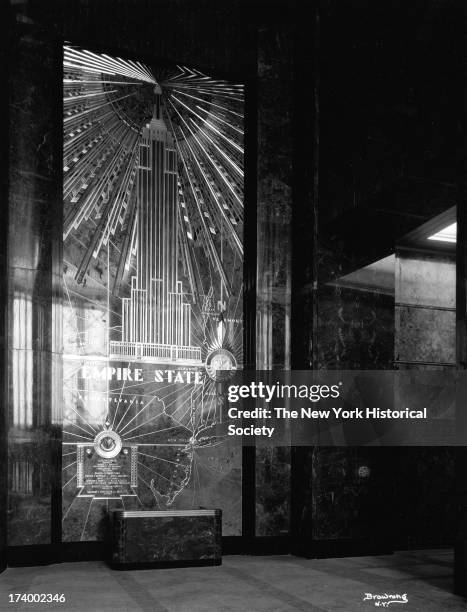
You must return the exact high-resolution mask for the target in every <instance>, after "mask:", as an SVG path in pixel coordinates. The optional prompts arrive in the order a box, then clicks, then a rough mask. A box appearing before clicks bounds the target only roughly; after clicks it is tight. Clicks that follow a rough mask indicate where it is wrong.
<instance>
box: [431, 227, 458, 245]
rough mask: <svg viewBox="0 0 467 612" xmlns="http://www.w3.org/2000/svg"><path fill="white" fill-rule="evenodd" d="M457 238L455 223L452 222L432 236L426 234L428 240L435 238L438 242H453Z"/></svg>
mask: <svg viewBox="0 0 467 612" xmlns="http://www.w3.org/2000/svg"><path fill="white" fill-rule="evenodd" d="M456 238H457V223H452V224H451V225H448V226H447V227H445V228H444V229H442V230H440V231H439V232H436V234H433V236H428V240H437V241H439V242H452V243H455V242H456Z"/></svg>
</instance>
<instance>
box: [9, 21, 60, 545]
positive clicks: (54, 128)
mask: <svg viewBox="0 0 467 612" xmlns="http://www.w3.org/2000/svg"><path fill="white" fill-rule="evenodd" d="M14 34H15V35H14V36H12V40H13V44H12V48H11V49H10V51H11V62H10V67H11V73H10V74H11V78H10V100H9V104H10V124H9V130H10V151H9V155H10V166H9V202H10V204H9V226H8V265H9V269H8V275H7V287H8V317H9V326H8V337H7V340H8V364H9V368H8V415H9V417H8V421H9V422H8V425H9V430H8V464H9V465H8V490H9V508H8V544H9V545H10V546H20V545H30V544H48V543H50V542H51V541H52V540H56V539H57V538H58V532H57V529H56V526H55V524H54V520H53V518H52V515H53V505H54V499H55V498H56V496H57V494H59V485H58V483H57V475H58V473H59V472H60V466H59V465H57V463H56V460H57V458H58V457H59V455H58V453H57V447H58V445H59V443H60V429H61V427H60V421H61V419H60V410H61V400H60V398H61V388H60V384H58V383H59V382H60V381H61V355H60V352H61V281H60V277H61V257H60V247H59V246H58V245H59V244H60V236H61V215H60V204H61V202H60V191H61V179H60V159H61V144H60V101H61V86H60V80H59V78H60V72H59V66H60V61H61V50H60V46H59V45H58V44H57V43H55V42H51V41H48V40H47V39H46V37H45V36H44V32H43V31H39V30H38V29H36V28H35V27H34V25H33V24H26V23H25V22H24V21H23V24H22V25H20V24H19V23H18V24H16V25H15V32H14ZM44 83H47V84H48V86H47V87H44ZM56 518H57V517H55V523H56V522H57V521H56ZM58 519H59V517H58Z"/></svg>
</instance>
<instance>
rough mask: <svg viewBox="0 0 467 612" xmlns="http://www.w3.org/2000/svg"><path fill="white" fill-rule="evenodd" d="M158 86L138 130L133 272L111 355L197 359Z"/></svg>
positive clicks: (171, 149) (171, 154)
mask: <svg viewBox="0 0 467 612" xmlns="http://www.w3.org/2000/svg"><path fill="white" fill-rule="evenodd" d="M161 93H162V92H161V89H160V86H159V85H156V86H155V88H154V95H155V104H154V112H153V117H152V119H151V121H150V123H149V124H147V125H146V126H145V127H144V128H143V130H142V138H141V141H140V144H139V164H138V172H137V192H136V193H137V195H136V199H137V204H136V206H137V218H136V219H137V220H136V224H137V225H136V227H137V230H136V235H137V245H136V253H137V263H136V268H137V273H136V275H135V276H132V278H131V295H130V297H129V298H123V299H122V339H121V341H112V342H111V343H110V356H111V357H115V358H121V357H124V358H127V359H142V360H144V361H150V360H155V361H156V362H165V361H168V362H176V363H177V364H187V365H188V364H200V363H201V348H200V347H196V346H192V344H191V305H190V304H189V303H187V302H185V301H184V295H183V286H182V282H181V281H179V280H178V271H177V268H178V211H177V208H178V185H177V183H178V180H177V179H178V173H177V152H176V150H175V143H174V139H173V136H172V135H171V134H170V133H169V132H168V130H167V126H166V124H165V121H164V119H163V117H162V104H161Z"/></svg>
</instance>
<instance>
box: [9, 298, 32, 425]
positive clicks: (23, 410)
mask: <svg viewBox="0 0 467 612" xmlns="http://www.w3.org/2000/svg"><path fill="white" fill-rule="evenodd" d="M31 338H32V303H31V299H30V298H29V297H28V296H25V295H21V294H20V295H17V296H15V297H14V298H13V343H12V346H13V347H14V349H13V351H12V352H13V364H12V367H13V426H14V427H32V424H33V422H32V381H33V354H32V347H31V345H30V343H31Z"/></svg>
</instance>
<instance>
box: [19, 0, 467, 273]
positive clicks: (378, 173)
mask: <svg viewBox="0 0 467 612" xmlns="http://www.w3.org/2000/svg"><path fill="white" fill-rule="evenodd" d="M318 6H319V14H320V23H321V25H320V40H319V45H317V46H318V47H319V51H318V54H319V62H318V63H317V64H316V63H315V66H316V65H319V76H320V86H319V91H320V94H319V97H320V122H319V123H320V153H319V155H320V163H319V193H320V216H321V225H320V231H321V236H322V240H323V241H324V242H326V241H328V240H331V242H332V236H333V235H337V234H339V236H340V241H341V242H343V243H346V242H348V241H352V242H353V243H354V247H353V248H358V244H356V243H358V242H361V243H362V253H363V252H366V254H367V255H365V257H368V258H370V257H373V256H374V255H375V256H377V257H382V256H384V254H385V252H388V251H390V250H391V248H393V246H394V243H395V241H397V240H398V238H399V237H400V236H402V235H404V234H406V233H407V232H409V231H412V230H413V229H414V228H415V227H416V226H417V225H421V224H422V223H423V222H426V221H427V220H428V219H430V218H432V217H434V216H436V215H437V214H439V213H440V212H442V211H443V210H446V209H448V208H450V207H451V206H453V205H454V204H455V203H456V198H457V195H456V193H457V191H456V182H458V178H459V176H461V175H462V173H463V172H464V171H465V157H466V146H465V131H464V128H463V125H464V114H465V110H464V108H463V103H464V95H463V94H464V89H465V81H464V78H465V56H464V49H465V47H464V45H463V39H464V32H465V31H466V3H465V2H460V1H457V0H411V1H410V2H407V1H406V0H381V1H378V2H369V1H363V0H351V1H350V0H327V1H326V0H323V1H321V2H305V1H303V2H300V1H299V0H294V1H292V2H290V1H286V0H274V1H267V0H262V1H259V0H256V1H248V0H99V1H98V0H67V1H66V2H57V1H55V2H53V1H51V0H47V1H46V0H42V1H37V0H36V1H34V0H29V2H27V1H25V2H21V0H19V2H18V1H17V2H16V3H15V10H17V11H21V10H24V11H25V12H26V13H28V14H29V15H31V16H32V18H33V19H34V20H35V21H38V22H41V23H43V24H46V25H47V27H48V28H50V27H52V28H53V29H54V30H55V32H56V33H57V35H59V36H63V37H64V39H65V40H68V41H71V42H72V43H75V44H78V45H81V46H84V47H88V48H92V49H94V50H96V51H101V50H102V51H107V52H110V53H113V54H117V55H118V54H122V55H125V56H126V57H128V58H131V57H134V58H137V59H139V60H141V61H144V62H147V63H151V62H154V61H158V62H161V61H162V62H163V61H175V62H180V63H186V64H188V65H190V66H195V67H197V68H199V69H201V70H203V71H205V72H207V73H208V74H211V75H213V76H226V77H228V78H229V79H231V80H238V81H248V80H249V79H254V78H255V76H256V74H257V37H258V32H259V31H261V30H262V31H269V33H270V35H271V36H273V37H274V35H275V34H274V33H275V32H277V33H281V35H283V34H284V33H285V35H286V36H289V39H290V40H291V41H292V42H293V40H294V39H296V38H300V37H301V38H302V39H303V38H304V37H305V38H307V37H308V38H310V39H311V38H312V37H313V15H312V13H313V11H314V10H316V7H318ZM22 7H23V8H22ZM290 48H293V45H290V46H288V47H287V49H285V51H284V52H285V53H286V54H287V53H289V54H290V53H291V52H290V50H288V49H290ZM309 48H311V49H313V45H310V47H309ZM290 60H291V58H290V57H280V55H279V56H276V57H274V58H272V60H271V61H272V62H276V63H277V64H280V63H281V62H282V61H284V62H285V63H291V62H290ZM296 60H297V58H295V61H296ZM315 60H316V58H313V61H315ZM313 61H312V62H311V65H313ZM305 65H306V64H305ZM297 66H298V64H295V75H294V76H295V79H296V83H298V87H297V88H296V89H295V90H294V91H291V92H290V108H291V109H292V114H293V109H294V108H295V107H296V98H294V96H297V95H298V96H300V95H301V92H302V91H303V92H306V91H307V90H308V89H309V88H310V87H312V85H313V83H314V79H315V76H316V73H315V74H313V70H312V69H310V70H306V71H305V72H301V71H299V70H298V69H297ZM258 110H259V112H261V109H258ZM310 112H311V109H310ZM279 146H280V145H279ZM311 147H312V143H311V141H310V149H309V151H310V152H309V154H310V164H311ZM307 154H308V153H307V151H305V152H304V155H307ZM375 228H376V231H375ZM380 228H383V229H384V231H383V232H381V230H380ZM346 233H347V238H346V237H345V236H346ZM371 234H373V235H374V236H373V238H372V237H371ZM376 235H377V236H376ZM372 240H373V242H374V244H372ZM362 257H363V255H362ZM362 263H363V262H362Z"/></svg>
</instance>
